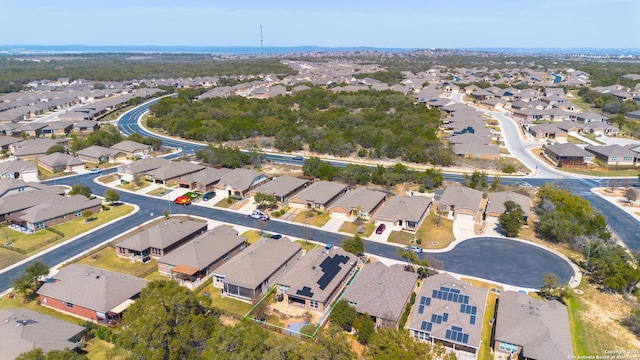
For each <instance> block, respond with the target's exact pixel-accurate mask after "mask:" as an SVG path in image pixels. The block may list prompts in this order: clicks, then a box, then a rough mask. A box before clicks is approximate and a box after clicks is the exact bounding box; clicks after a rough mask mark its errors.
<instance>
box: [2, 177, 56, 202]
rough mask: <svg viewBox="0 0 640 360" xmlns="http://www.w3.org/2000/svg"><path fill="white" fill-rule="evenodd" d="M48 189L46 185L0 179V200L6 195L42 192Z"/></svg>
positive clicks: (20, 180)
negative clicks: (34, 191)
mask: <svg viewBox="0 0 640 360" xmlns="http://www.w3.org/2000/svg"><path fill="white" fill-rule="evenodd" d="M47 188H49V186H48V185H45V184H42V183H39V182H35V181H24V180H22V179H11V178H2V179H0V198H3V197H5V196H7V195H11V194H16V193H21V192H23V191H30V190H43V189H47Z"/></svg>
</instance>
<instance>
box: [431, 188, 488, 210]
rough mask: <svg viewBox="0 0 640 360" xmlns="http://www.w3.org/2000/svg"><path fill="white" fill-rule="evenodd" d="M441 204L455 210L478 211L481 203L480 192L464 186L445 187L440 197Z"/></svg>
mask: <svg viewBox="0 0 640 360" xmlns="http://www.w3.org/2000/svg"><path fill="white" fill-rule="evenodd" d="M440 203H441V204H443V203H444V204H449V205H453V206H455V209H459V208H466V209H471V210H473V211H478V209H479V208H480V204H481V203H482V191H480V190H476V189H471V188H468V187H466V186H458V185H454V186H447V188H446V189H444V192H443V193H442V197H440Z"/></svg>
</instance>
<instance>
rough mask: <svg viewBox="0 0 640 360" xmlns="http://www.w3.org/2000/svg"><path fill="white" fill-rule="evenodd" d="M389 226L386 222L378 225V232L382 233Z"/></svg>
mask: <svg viewBox="0 0 640 360" xmlns="http://www.w3.org/2000/svg"><path fill="white" fill-rule="evenodd" d="M386 228H387V225H385V224H380V225H378V227H377V228H376V234H378V235H380V234H382V233H383V232H384V229H386Z"/></svg>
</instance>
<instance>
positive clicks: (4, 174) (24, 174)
mask: <svg viewBox="0 0 640 360" xmlns="http://www.w3.org/2000/svg"><path fill="white" fill-rule="evenodd" d="M0 178H1V179H21V180H24V181H38V167H37V166H36V164H34V163H32V162H31V161H22V160H14V161H4V162H0Z"/></svg>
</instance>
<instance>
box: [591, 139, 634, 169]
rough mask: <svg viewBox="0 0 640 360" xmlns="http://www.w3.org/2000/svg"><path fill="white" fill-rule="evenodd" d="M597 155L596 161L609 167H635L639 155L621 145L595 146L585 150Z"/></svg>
mask: <svg viewBox="0 0 640 360" xmlns="http://www.w3.org/2000/svg"><path fill="white" fill-rule="evenodd" d="M584 149H585V150H587V151H588V152H590V153H592V154H593V155H595V157H596V159H598V160H600V161H603V162H604V163H606V164H607V165H609V166H635V165H637V164H636V159H637V156H638V154H637V153H635V152H634V151H631V150H629V149H628V148H626V147H624V146H621V145H617V144H615V145H606V146H594V145H587V147H585V148H584Z"/></svg>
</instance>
